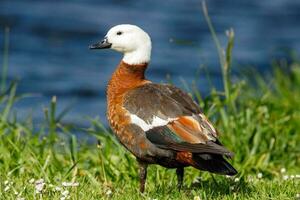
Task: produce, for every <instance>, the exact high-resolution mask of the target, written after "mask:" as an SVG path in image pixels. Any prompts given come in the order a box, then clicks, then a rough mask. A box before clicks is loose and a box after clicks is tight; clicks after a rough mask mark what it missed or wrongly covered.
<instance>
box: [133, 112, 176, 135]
mask: <svg viewBox="0 0 300 200" xmlns="http://www.w3.org/2000/svg"><path fill="white" fill-rule="evenodd" d="M176 119H177V118H169V119H167V120H164V119H161V118H159V117H156V116H154V117H153V119H152V122H151V123H147V122H145V121H144V120H143V119H141V118H140V117H138V116H137V115H134V114H130V120H131V123H133V124H136V125H138V126H139V127H141V128H142V129H143V131H148V130H150V129H152V128H154V127H158V126H165V125H167V124H168V123H169V122H171V121H174V120H176Z"/></svg>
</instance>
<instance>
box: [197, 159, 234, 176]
mask: <svg viewBox="0 0 300 200" xmlns="http://www.w3.org/2000/svg"><path fill="white" fill-rule="evenodd" d="M193 160H194V162H195V165H194V167H195V168H197V169H200V170H204V171H209V172H212V173H216V174H222V175H230V176H233V175H235V174H237V173H238V172H237V171H236V169H234V168H233V166H231V164H229V163H228V162H227V161H226V160H225V159H224V158H223V156H221V155H216V154H193Z"/></svg>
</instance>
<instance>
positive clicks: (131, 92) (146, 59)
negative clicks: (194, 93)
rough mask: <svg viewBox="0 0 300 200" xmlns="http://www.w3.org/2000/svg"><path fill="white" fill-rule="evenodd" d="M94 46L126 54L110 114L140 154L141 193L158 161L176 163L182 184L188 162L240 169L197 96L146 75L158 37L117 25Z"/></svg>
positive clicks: (219, 170)
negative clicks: (157, 81)
mask: <svg viewBox="0 0 300 200" xmlns="http://www.w3.org/2000/svg"><path fill="white" fill-rule="evenodd" d="M89 48H90V49H93V50H94V49H112V50H115V51H117V52H120V53H122V54H123V58H122V59H121V61H120V63H119V64H118V65H117V67H116V69H115V71H114V72H113V74H112V76H111V79H110V80H109V82H108V85H107V92H106V96H107V119H108V122H109V125H110V127H111V129H112V130H113V132H114V134H115V136H116V138H117V139H118V141H119V142H120V143H121V144H122V145H123V146H124V147H125V148H126V149H127V150H128V151H129V152H131V153H132V154H133V155H134V156H135V157H136V160H137V163H138V171H139V172H138V174H139V182H140V184H139V185H140V186H139V190H140V192H141V193H143V192H144V190H145V183H146V178H147V168H148V166H149V165H152V164H157V165H160V166H163V167H165V168H172V169H176V176H177V187H178V188H179V189H180V188H181V187H182V185H183V178H184V168H185V167H189V166H191V167H194V168H196V169H199V170H202V171H208V172H211V173H215V174H220V175H229V176H233V175H236V174H237V170H236V169H235V168H234V167H233V166H232V165H231V164H230V163H229V162H228V159H230V158H232V157H233V155H234V154H233V153H232V152H231V151H229V150H228V149H227V148H226V147H224V146H223V145H222V143H221V142H220V141H219V139H218V136H219V133H218V131H217V130H216V128H215V127H214V126H213V124H212V123H211V122H210V121H209V120H208V118H207V117H206V116H205V115H204V113H203V111H202V110H201V109H200V107H199V106H198V104H197V103H196V102H195V101H194V100H193V99H192V97H191V96H190V95H189V94H188V93H187V92H185V91H183V90H181V89H179V88H178V87H176V86H174V85H171V84H158V83H153V82H151V81H150V80H148V79H147V78H146V77H145V71H146V69H147V67H148V65H149V63H150V59H151V49H152V42H151V38H150V36H149V35H148V34H147V33H146V32H145V31H144V30H143V29H141V28H140V27H138V26H136V25H131V24H120V25H116V26H113V27H112V28H110V29H109V30H108V32H107V34H106V35H105V37H104V39H103V40H101V41H99V42H96V43H94V44H92V45H90V46H89Z"/></svg>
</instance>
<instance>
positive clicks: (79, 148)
mask: <svg viewBox="0 0 300 200" xmlns="http://www.w3.org/2000/svg"><path fill="white" fill-rule="evenodd" d="M272 76H273V78H272V80H270V81H268V82H266V81H263V80H262V78H261V77H260V76H259V75H256V76H255V77H256V78H255V80H256V81H253V79H252V81H251V83H250V82H247V81H242V82H240V81H239V82H237V83H235V84H234V85H232V86H231V88H232V89H231V92H230V93H231V95H232V101H233V102H231V103H229V102H228V101H227V99H226V98H224V96H223V94H220V92H217V91H216V90H214V89H213V88H212V92H211V94H210V95H209V96H208V97H206V98H205V99H202V98H201V96H200V95H199V93H195V98H197V99H201V106H202V107H203V108H204V110H205V112H206V113H207V114H208V115H209V116H210V118H211V119H212V120H213V121H214V123H215V124H216V126H217V127H218V129H219V130H220V132H222V133H223V134H222V136H221V141H223V142H224V143H225V145H226V146H228V147H229V148H230V149H232V150H233V151H234V152H235V153H236V156H235V158H234V159H233V161H232V162H233V165H234V166H235V167H236V168H237V169H238V171H239V175H238V176H236V177H234V178H227V177H223V176H217V175H214V176H211V175H210V174H208V173H205V172H199V171H197V170H194V169H192V168H187V170H186V177H185V187H184V188H183V189H182V191H180V192H179V191H177V190H176V177H175V172H174V170H165V169H163V168H161V167H159V166H151V167H150V170H149V176H148V181H147V189H146V193H145V194H143V195H142V194H140V193H139V192H138V178H137V165H136V162H135V160H134V158H133V157H132V156H131V155H130V154H128V153H127V152H126V151H125V150H124V149H123V147H121V146H120V145H119V144H118V142H116V141H115V139H114V137H112V136H111V134H110V133H109V132H108V131H106V130H105V129H104V128H103V127H102V126H101V123H100V122H99V121H98V120H97V119H92V120H90V121H91V126H90V128H88V129H81V130H80V131H82V132H84V133H85V134H86V135H88V136H90V137H95V138H96V139H97V140H98V141H99V142H98V143H97V142H94V143H87V141H86V140H85V139H84V138H85V137H83V138H82V137H81V138H78V137H77V136H76V135H75V134H73V131H74V129H73V128H71V127H70V126H67V125H63V124H61V123H60V118H61V117H60V116H61V115H60V113H56V111H55V105H56V102H55V101H56V99H55V98H53V99H52V102H51V105H50V106H49V108H48V109H45V123H44V125H43V126H42V127H40V128H38V129H36V128H35V129H34V128H33V125H32V123H31V122H30V120H28V121H23V122H20V121H18V120H16V118H15V115H14V113H13V112H12V110H11V107H12V106H13V103H14V101H16V100H18V97H17V96H16V95H15V89H16V86H15V85H14V84H13V85H12V86H11V87H10V89H8V90H6V91H7V92H5V93H4V94H3V95H1V96H0V101H1V115H0V117H1V118H0V171H1V174H0V193H1V195H0V199H17V198H20V199H21V198H25V199H60V198H62V199H64V197H67V198H71V199H193V198H195V199H197V197H199V198H200V199H296V197H297V194H298V195H299V193H300V182H299V180H300V178H299V174H300V167H299V166H300V157H299V146H300V144H299V142H300V138H299V137H300V135H299V126H300V125H299V120H300V101H298V99H299V98H300V90H299V88H300V65H299V63H297V62H295V63H293V64H291V65H285V64H284V63H283V64H280V66H277V67H275V68H274V73H273V74H272ZM236 90H238V91H236ZM235 92H236V93H237V94H236V95H234V93H235ZM230 105H231V106H232V107H231V106H230ZM77 131H78V130H77ZM96 139H95V141H96ZM283 168H284V169H286V170H284V169H283ZM297 174H298V175H297ZM40 179H43V180H40ZM70 183H74V184H75V185H74V186H64V185H68V184H70ZM77 183H78V184H79V185H78V186H77V185H76V184H77ZM40 190H41V191H40ZM66 191H67V192H66ZM67 193H68V194H67ZM64 194H67V195H64ZM298 199H299V198H298Z"/></svg>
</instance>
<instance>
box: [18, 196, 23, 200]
mask: <svg viewBox="0 0 300 200" xmlns="http://www.w3.org/2000/svg"><path fill="white" fill-rule="evenodd" d="M17 200H25V198H23V197H18V198H17Z"/></svg>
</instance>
